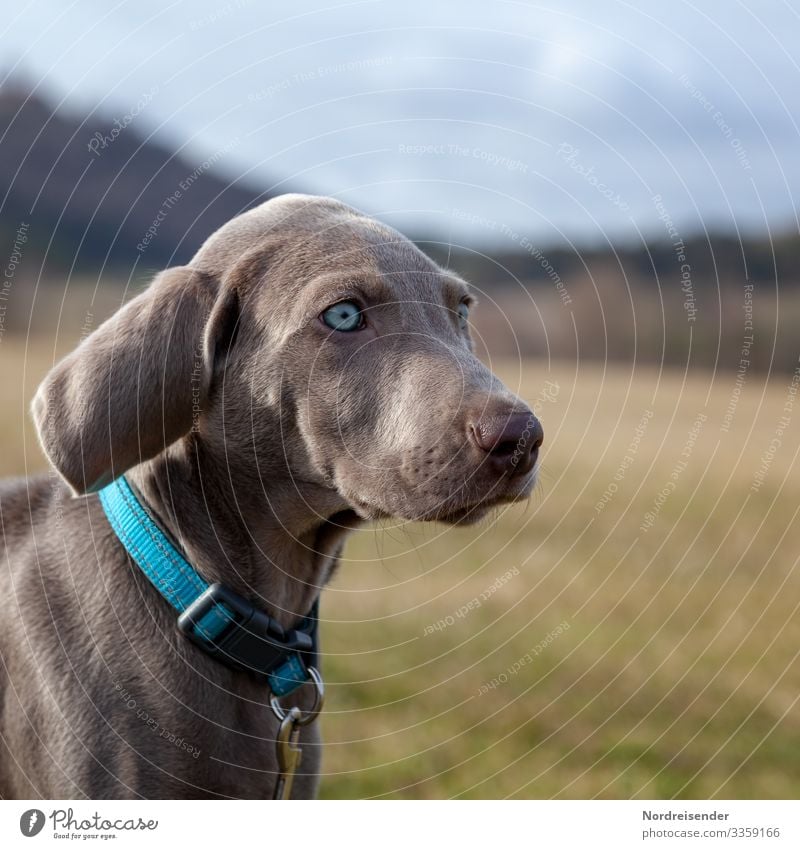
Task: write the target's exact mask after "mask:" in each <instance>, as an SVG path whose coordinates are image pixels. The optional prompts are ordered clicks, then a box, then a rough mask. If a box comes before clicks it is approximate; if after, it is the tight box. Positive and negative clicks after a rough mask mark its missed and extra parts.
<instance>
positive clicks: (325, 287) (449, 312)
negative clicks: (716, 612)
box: [0, 195, 538, 798]
mask: <svg viewBox="0 0 800 849" xmlns="http://www.w3.org/2000/svg"><path fill="white" fill-rule="evenodd" d="M354 286H355V287H357V288H358V291H359V292H360V296H361V297H363V298H364V299H365V300H366V301H367V302H368V303H367V307H368V312H367V316H368V323H369V327H368V328H367V329H365V330H363V331H359V332H358V333H350V334H345V333H334V332H332V331H330V330H329V329H328V328H327V327H325V325H324V324H323V323H322V322H321V321H320V320H319V318H318V316H319V315H320V313H321V312H322V310H324V309H325V308H326V307H327V306H330V305H331V304H332V303H335V302H336V301H338V300H341V299H343V298H345V297H346V296H347V295H349V294H350V293H351V291H352V289H353V287H354ZM465 294H466V288H465V285H464V283H463V282H462V281H460V280H459V279H458V278H456V277H455V276H454V275H453V274H451V273H450V272H447V271H444V270H442V269H441V268H439V267H438V266H436V265H435V264H434V263H433V262H431V260H429V259H428V258H427V257H425V256H424V255H423V254H422V253H421V252H420V251H419V250H418V249H417V248H416V247H415V246H414V245H413V244H411V243H410V242H409V241H408V240H406V239H405V238H403V237H402V236H400V235H399V234H398V233H396V232H395V231H393V230H391V229H390V228H388V227H386V226H383V225H381V224H379V223H377V222H375V221H373V220H371V219H369V218H367V217H365V216H363V215H361V214H360V213H358V212H356V211H355V210H353V209H351V208H349V207H347V206H345V205H343V204H341V203H339V202H337V201H334V200H330V199H326V198H317V197H310V196H299V195H288V196H284V197H281V198H278V199H276V200H272V201H269V202H268V203H265V204H264V205H262V206H260V207H259V208H257V209H255V210H253V211H251V212H248V213H246V214H244V215H241V216H239V217H238V218H236V219H234V220H233V221H231V222H229V223H228V224H227V225H225V226H224V227H222V228H221V229H220V230H219V231H218V232H216V233H215V234H214V235H213V236H211V238H209V239H208V241H207V242H206V243H205V244H204V245H203V247H202V248H201V249H200V251H199V252H198V253H197V255H196V256H195V257H194V259H193V260H192V261H191V263H190V264H189V265H188V266H186V267H184V268H175V269H171V270H168V271H165V272H163V273H162V274H160V275H159V276H157V277H156V279H155V280H154V281H153V283H152V284H151V286H150V287H149V288H148V289H147V290H146V291H145V292H144V293H143V294H141V295H139V296H138V297H137V298H135V299H134V300H133V301H131V302H130V303H129V304H128V305H127V306H125V307H124V308H123V309H121V310H120V311H119V312H118V313H117V314H116V315H114V316H113V317H112V318H111V319H109V320H108V321H107V322H106V323H105V324H103V325H102V326H101V327H100V328H98V330H97V331H96V332H94V333H93V334H92V335H91V336H89V337H88V338H87V339H86V340H85V341H84V342H83V343H82V344H81V345H80V346H79V347H78V348H77V349H76V350H75V351H74V352H73V353H71V354H70V355H69V356H68V357H67V358H66V359H64V360H63V361H62V362H60V363H59V364H58V365H56V366H55V368H54V369H53V370H52V371H51V372H50V374H49V375H48V376H47V378H46V379H45V381H44V382H43V383H42V385H41V387H40V388H39V391H38V393H37V395H36V398H35V400H34V402H33V415H34V418H35V421H36V425H37V428H38V431H39V435H40V438H41V442H42V446H43V448H44V451H45V452H46V454H47V456H48V458H49V459H50V461H51V463H52V465H53V467H54V469H55V470H56V471H53V472H51V473H50V474H49V475H42V476H39V477H34V478H31V479H28V480H21V481H11V482H5V483H3V484H2V486H0V518H2V530H3V537H2V540H0V550H1V551H2V554H3V571H2V573H1V577H0V655H1V660H2V663H0V696H2V699H0V732H1V733H2V742H1V743H0V795H2V796H3V797H5V798H37V797H43V798H82V797H88V798H122V797H134V798H137V797H145V798H186V797H226V796H230V797H247V798H268V797H270V796H271V793H272V788H273V783H274V771H275V757H274V743H273V740H274V734H275V730H276V728H275V721H274V719H273V717H272V714H271V712H270V709H269V707H268V704H267V702H268V699H267V696H268V694H267V692H266V691H265V688H264V687H263V686H262V685H260V684H258V683H257V682H256V681H255V680H253V679H252V678H251V677H250V676H249V675H247V674H244V673H241V672H235V671H233V670H230V669H228V668H226V667H225V666H222V665H220V664H218V663H216V662H215V661H213V660H211V659H210V658H208V657H207V656H205V655H204V654H203V653H202V652H201V651H200V650H198V649H197V648H196V647H195V646H193V645H192V644H190V643H189V642H187V641H186V640H185V639H184V638H183V637H181V636H180V635H179V634H178V633H177V632H176V628H175V615H174V613H173V611H172V610H171V609H170V608H169V606H168V605H167V604H166V603H165V602H164V601H163V599H162V598H161V597H160V596H159V595H158V593H157V592H156V591H155V590H154V588H153V587H152V586H150V585H149V584H148V582H147V581H146V579H144V578H143V576H142V575H141V574H140V573H139V572H138V570H137V569H135V568H132V567H131V565H130V562H129V561H128V558H127V556H126V554H125V552H124V550H123V548H122V546H121V544H120V543H119V541H118V540H117V539H116V537H115V536H114V534H113V532H112V531H111V529H110V527H109V525H108V523H107V521H106V519H105V517H104V515H103V512H102V508H101V506H100V504H99V501H98V499H97V496H96V495H94V494H93V492H94V491H95V490H97V489H98V488H100V487H102V486H103V485H104V484H105V483H107V482H108V481H110V480H112V479H113V477H114V476H116V475H119V474H120V473H122V472H123V471H127V473H128V476H129V479H130V480H131V481H132V482H133V483H134V484H135V485H136V486H137V487H138V489H139V491H140V492H141V493H142V495H143V497H144V499H145V500H146V502H147V503H148V505H149V507H150V508H151V509H152V511H153V512H154V513H156V514H157V515H158V516H159V518H160V520H161V521H162V523H163V524H164V525H165V526H166V527H167V528H169V530H170V531H171V532H172V534H173V535H174V536H175V537H176V538H177V539H178V540H179V541H180V543H181V544H182V546H183V547H184V549H185V551H186V554H187V556H188V558H189V559H190V561H191V562H192V563H193V564H194V565H195V567H196V568H197V569H198V571H199V572H200V573H201V574H202V575H203V576H204V577H205V578H206V579H207V580H209V581H215V580H221V581H224V582H225V583H227V584H228V585H229V586H231V587H233V588H234V589H235V590H237V591H238V592H240V593H242V594H244V595H247V596H248V597H250V598H252V599H253V600H255V601H257V603H258V604H260V605H261V606H262V607H263V608H265V609H266V610H268V611H269V612H271V613H272V614H273V615H275V616H276V617H277V618H278V619H280V620H281V621H282V622H283V623H284V624H285V625H289V624H291V623H293V622H295V621H296V620H297V618H298V617H300V616H302V615H303V614H305V612H306V611H307V610H308V608H309V607H310V605H311V603H312V602H313V599H314V598H315V597H316V596H317V594H318V593H319V591H320V589H321V588H322V587H323V586H324V585H325V583H326V582H327V581H328V580H329V579H330V576H331V573H332V571H333V570H334V568H335V566H336V563H337V560H338V557H339V554H340V552H341V549H342V545H343V543H344V539H345V537H346V535H347V532H348V530H349V529H351V528H353V527H355V526H357V525H358V524H359V523H360V522H363V521H364V520H367V519H374V518H378V517H382V516H395V517H400V518H404V519H424V520H429V519H441V520H444V521H453V522H455V521H472V520H474V519H476V518H479V517H480V516H481V515H484V514H485V512H486V510H487V509H489V508H490V507H491V506H493V505H495V504H497V503H499V502H501V501H508V500H514V499H516V498H524V497H526V496H527V495H528V494H529V492H530V490H531V488H532V486H533V482H534V476H535V470H534V471H531V472H530V473H527V472H526V474H524V475H515V476H512V475H503V474H499V473H498V471H497V469H496V468H494V467H492V464H491V463H487V462H486V455H484V454H482V453H481V451H479V450H478V448H476V447H475V445H474V444H473V443H472V442H470V440H469V438H468V437H467V430H468V428H469V426H470V425H469V422H470V421H474V420H479V419H480V420H483V419H486V417H487V416H488V417H489V419H491V416H495V417H497V416H503V415H507V414H508V413H509V412H512V411H515V410H516V411H524V412H527V410H526V408H525V406H524V404H523V403H522V402H521V401H520V400H519V399H518V398H516V396H514V395H513V394H511V393H510V392H508V390H506V389H505V388H504V387H503V386H502V384H501V383H500V382H499V381H498V380H497V379H496V378H495V377H493V376H492V375H491V373H490V372H489V371H488V370H487V369H486V368H485V367H484V366H483V365H482V364H481V363H480V362H479V361H478V360H477V358H476V357H475V356H474V355H473V353H472V348H471V342H470V340H469V338H468V334H467V333H465V332H463V331H462V330H460V329H459V326H458V321H457V318H456V313H455V310H456V308H457V305H458V302H459V299H460V298H462V297H463V296H464V295H465ZM481 417H483V418H482V419H481ZM537 427H538V425H537ZM77 496H84V497H77ZM299 699H300V702H301V703H302V702H303V701H304V699H305V695H301V696H300V697H299ZM303 743H304V758H303V766H302V769H301V772H303V773H304V774H303V775H301V776H300V777H299V778H298V779H297V780H296V782H295V796H296V797H310V796H313V795H314V794H315V792H316V787H317V777H316V776H317V773H318V767H319V740H318V737H317V733H316V731H315V730H314V729H313V728H312V729H311V730H309V731H308V732H307V733H305V734H304V738H303Z"/></svg>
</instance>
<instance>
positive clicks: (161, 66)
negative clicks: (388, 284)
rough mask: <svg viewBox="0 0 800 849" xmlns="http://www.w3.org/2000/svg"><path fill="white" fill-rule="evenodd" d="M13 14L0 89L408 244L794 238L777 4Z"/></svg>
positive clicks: (34, 8)
mask: <svg viewBox="0 0 800 849" xmlns="http://www.w3.org/2000/svg"><path fill="white" fill-rule="evenodd" d="M12 14H13V15H15V16H16V17H13V19H11V20H10V22H4V23H6V27H7V28H6V31H5V33H4V35H3V36H2V42H3V45H4V50H3V62H4V66H3V68H2V70H3V73H4V74H5V73H6V72H7V71H8V70H9V68H11V67H12V66H14V65H15V64H17V63H18V64H19V67H21V68H22V69H24V71H25V73H26V75H27V76H28V77H29V78H30V79H32V80H33V81H34V82H35V83H37V82H41V85H42V87H43V89H44V90H46V91H47V93H48V94H49V95H51V96H55V98H56V102H58V101H61V100H62V99H63V102H64V105H65V107H66V108H70V109H80V110H91V109H94V108H98V109H99V110H100V111H101V112H102V114H104V115H106V116H107V117H108V119H109V120H110V119H112V118H115V117H116V118H118V119H119V120H120V121H121V122H122V123H127V122H128V121H132V123H133V124H134V125H135V126H136V127H137V129H138V130H140V131H144V132H148V133H149V132H153V131H155V132H157V133H159V134H161V135H162V136H163V137H165V138H167V139H168V140H169V141H170V142H171V143H178V144H184V143H187V142H188V145H189V149H190V150H191V153H192V154H193V155H194V156H195V157H197V158H199V159H203V158H205V157H208V156H213V155H214V154H215V153H217V151H219V150H221V149H225V150H226V151H227V152H226V153H225V154H224V155H222V156H219V157H218V158H217V161H216V164H215V166H214V167H215V169H217V170H218V171H222V172H224V174H225V175H226V176H233V177H238V176H241V175H245V174H248V173H249V174H250V175H251V176H252V177H253V178H254V179H256V180H257V182H259V183H263V185H264V186H265V187H267V188H272V189H273V190H286V189H288V188H292V189H300V190H305V191H311V192H315V193H325V194H332V195H336V196H337V197H340V198H342V199H343V200H345V201H348V202H350V203H353V204H354V205H356V206H359V207H361V208H363V209H365V210H367V211H369V212H371V213H374V214H377V215H379V216H381V217H383V218H384V219H385V220H387V221H389V222H390V223H393V224H395V225H396V226H398V227H400V228H401V229H404V230H405V231H407V232H410V233H412V234H421V233H426V232H433V233H434V234H436V235H437V236H438V237H440V238H442V239H444V240H452V241H453V242H455V243H458V244H466V245H476V244H477V245H489V244H493V245H499V246H500V247H503V246H506V247H513V246H514V242H519V241H521V240H522V239H528V240H531V241H533V242H536V243H552V242H557V241H563V240H575V241H578V242H581V243H585V242H587V241H599V240H606V239H611V240H617V239H636V238H638V236H639V234H640V233H643V234H645V235H647V236H659V235H666V231H667V228H668V225H669V224H670V222H671V223H672V225H673V227H674V228H675V229H676V230H677V231H678V232H679V233H680V234H682V235H683V234H685V235H688V234H690V233H695V232H697V231H702V230H703V228H707V229H709V230H712V229H713V230H720V229H723V230H734V229H736V228H738V229H739V230H740V231H741V230H743V231H757V232H763V231H766V230H767V229H769V230H771V231H772V230H782V229H787V228H796V227H797V219H796V209H795V203H794V202H795V193H794V190H795V189H796V187H797V186H798V185H800V132H799V131H798V124H797V121H798V114H799V112H800V110H798V106H799V105H800V102H799V101H800V98H799V97H798V92H800V67H799V65H800V4H797V3H794V4H793V5H790V4H789V3H786V2H772V1H771V0H761V2H749V3H738V2H736V1H735V0H720V2H702V3H697V4H690V3H684V2H664V0H659V2H632V3H630V4H628V3H623V2H615V1H614V0H595V2H576V1H575V0H573V2H555V0H553V2H552V3H549V4H537V3H528V2H494V1H493V0H480V1H479V2H469V0H467V1H466V2H465V0H438V2H433V0H401V2H398V1H397V0H391V2H381V0H365V2H353V3H340V4H339V5H333V4H324V3H298V2H277V1H276V0H271V2H269V3H262V2H256V0H249V1H248V0H228V2H226V0H191V2H189V0H186V2H175V3H169V2H164V0H136V2H121V3H117V4H116V5H115V4H113V3H100V2H90V0H79V2H75V3H72V4H70V3H69V2H67V0H39V2H31V3H25V2H20V3H18V4H15V6H14V9H13V13H12ZM10 17H11V16H7V18H10ZM137 104H138V105H137ZM166 188H168V187H166ZM165 194H168V192H166V191H165ZM659 198H660V199H659Z"/></svg>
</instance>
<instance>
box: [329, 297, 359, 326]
mask: <svg viewBox="0 0 800 849" xmlns="http://www.w3.org/2000/svg"><path fill="white" fill-rule="evenodd" d="M322 320H323V321H324V322H325V324H327V325H328V327H330V328H331V330H339V331H341V332H343V333H349V332H350V331H351V330H360V329H361V328H362V327H363V326H364V313H363V312H362V311H361V307H360V306H359V305H358V304H354V303H353V302H352V301H339V303H338V304H334V305H333V306H332V307H328V309H326V310H325V312H324V313H322Z"/></svg>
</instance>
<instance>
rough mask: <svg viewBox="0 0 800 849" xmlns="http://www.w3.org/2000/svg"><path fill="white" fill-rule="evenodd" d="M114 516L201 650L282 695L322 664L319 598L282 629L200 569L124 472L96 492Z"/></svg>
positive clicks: (112, 521) (141, 565)
mask: <svg viewBox="0 0 800 849" xmlns="http://www.w3.org/2000/svg"><path fill="white" fill-rule="evenodd" d="M98 495H99V496H100V503H101V504H102V505H103V509H104V510H105V513H106V516H107V517H108V521H109V523H110V524H111V527H112V528H113V529H114V532H115V533H116V535H117V537H119V541H120V542H121V543H122V545H123V546H124V547H125V550H126V551H127V552H128V554H129V555H130V557H131V559H132V560H133V562H134V563H135V564H136V565H137V566H138V567H139V568H140V569H141V570H142V572H143V573H144V575H145V576H146V577H147V579H148V580H149V581H150V583H151V584H152V585H153V586H154V587H155V588H156V589H157V590H158V591H159V592H160V593H161V595H162V596H163V597H164V598H165V599H166V600H167V601H168V602H169V603H170V604H171V605H172V607H173V608H174V609H175V610H176V611H177V612H178V613H179V614H180V616H179V618H178V628H179V629H180V630H181V631H182V632H183V633H184V634H185V635H186V636H187V637H188V638H189V639H190V640H192V642H194V643H196V644H197V645H198V646H199V647H200V648H202V649H203V651H205V652H207V653H208V654H210V655H211V656H212V657H214V658H216V659H217V660H219V661H221V662H222V663H225V664H227V665H228V666H232V667H234V668H235V669H245V670H248V671H250V672H254V673H256V674H258V675H261V676H265V677H266V681H267V683H268V684H269V687H270V689H271V690H272V692H273V693H274V694H275V695H276V696H285V695H287V694H288V693H291V692H293V691H294V690H296V689H297V688H298V687H300V686H301V685H302V684H304V683H305V682H306V681H308V680H309V679H310V678H311V675H310V673H309V671H308V670H309V667H312V666H317V621H318V620H317V604H316V603H315V604H314V607H313V608H312V610H311V613H310V614H309V615H308V616H307V617H306V618H305V619H304V620H303V622H302V623H301V624H300V625H299V626H298V627H297V628H296V629H292V630H289V631H286V630H284V629H283V628H282V627H281V626H280V624H279V623H278V622H276V621H275V619H273V618H272V617H271V616H269V615H268V614H266V613H265V612H264V611H263V610H260V609H258V608H256V607H254V606H253V605H252V604H251V603H250V602H249V601H248V600H247V599H245V598H244V597H243V596H240V595H239V594H238V593H235V592H234V591H233V590H231V589H230V588H229V587H226V586H225V585H224V584H211V585H209V584H208V582H207V581H205V580H204V579H203V578H201V577H200V575H199V574H198V573H197V571H196V570H195V568H194V567H193V566H192V565H191V564H190V563H189V561H188V560H186V558H185V557H184V556H183V555H182V554H181V552H180V551H179V550H178V547H177V546H176V545H175V544H174V543H173V542H172V540H171V539H170V538H169V537H168V536H167V534H166V533H164V531H163V530H162V529H161V528H160V527H159V525H158V524H157V523H156V521H155V520H154V519H153V517H152V516H151V515H150V514H149V513H148V512H147V510H146V509H145V508H144V506H143V505H142V504H141V502H140V501H139V499H138V498H137V497H136V495H135V493H134V491H133V489H132V488H131V486H130V484H129V483H128V481H127V480H125V477H124V476H122V477H119V478H117V479H116V480H115V481H113V482H112V483H110V484H109V485H108V486H107V487H105V488H104V489H101V490H100V492H99V493H98Z"/></svg>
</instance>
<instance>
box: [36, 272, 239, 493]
mask: <svg viewBox="0 0 800 849" xmlns="http://www.w3.org/2000/svg"><path fill="white" fill-rule="evenodd" d="M218 299H220V285H219V283H218V282H217V281H216V280H215V279H214V278H212V277H210V276H209V275H206V274H203V273H200V272H198V271H195V270H193V269H191V268H172V269H169V270H168V271H164V272H162V273H161V274H159V275H158V276H157V277H156V279H155V280H154V281H153V283H152V284H151V285H150V286H149V288H148V289H147V290H146V291H145V292H143V293H142V294H141V295H139V296H138V297H136V298H134V299H133V300H132V301H130V302H129V303H128V304H127V305H126V306H125V307H123V308H122V309H121V310H120V311H119V312H118V313H116V314H115V315H114V316H112V317H111V318H110V319H109V320H108V321H106V322H105V323H104V324H102V325H101V326H100V327H99V328H98V329H97V330H96V331H95V332H94V333H92V334H91V335H90V336H89V337H88V338H87V339H86V340H84V341H83V342H82V343H81V345H79V346H78V348H76V349H75V350H74V351H73V352H72V353H71V354H70V355H69V356H67V357H66V358H65V359H64V360H62V361H61V362H60V363H59V364H58V365H56V366H55V368H54V369H53V370H52V371H51V372H50V374H49V375H48V376H47V377H46V378H45V380H44V382H43V383H42V385H41V386H40V387H39V391H38V392H37V394H36V397H35V398H34V401H33V417H34V420H35V422H36V427H37V430H38V432H39V438H40V440H41V443H42V446H43V448H44V451H45V453H46V454H47V457H48V459H49V460H50V462H51V463H52V464H53V466H55V468H56V469H57V470H58V472H59V473H60V474H61V475H62V477H63V478H64V479H65V480H66V482H67V483H68V484H69V485H70V487H71V488H72V490H73V491H74V492H75V493H77V494H85V493H87V492H94V491H96V490H98V489H101V488H102V487H103V486H105V485H106V484H108V483H110V482H111V481H112V480H113V479H114V478H115V477H118V476H119V475H121V474H122V473H123V472H124V471H126V470H127V469H129V468H131V467H132V466H135V465H137V464H139V463H141V462H143V461H144V460H148V459H150V458H151V457H154V456H156V455H157V454H159V453H160V452H161V451H163V450H164V449H165V448H166V447H167V446H168V445H170V444H171V443H173V442H175V440H177V439H179V438H180V437H182V436H184V435H186V434H187V433H188V432H189V431H190V430H191V428H192V424H193V421H194V417H195V416H197V415H199V413H200V410H201V409H202V405H203V401H204V399H205V397H206V395H207V392H208V386H209V382H210V380H211V377H212V373H213V369H214V363H213V362H212V363H209V362H208V357H209V356H212V357H214V356H216V355H217V353H218V351H217V348H218V346H217V344H216V343H215V342H214V341H213V339H211V338H209V337H210V335H211V334H213V330H212V326H217V325H220V326H222V327H223V331H224V327H226V326H227V325H228V324H229V322H230V315H229V310H223V312H222V313H221V315H220V316H219V318H218V319H217V321H216V322H212V321H211V320H209V316H210V315H211V314H212V311H213V309H214V304H215V302H217V300H218ZM222 299H223V300H224V301H227V300H228V298H227V296H222ZM223 318H224V320H220V319H223Z"/></svg>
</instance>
